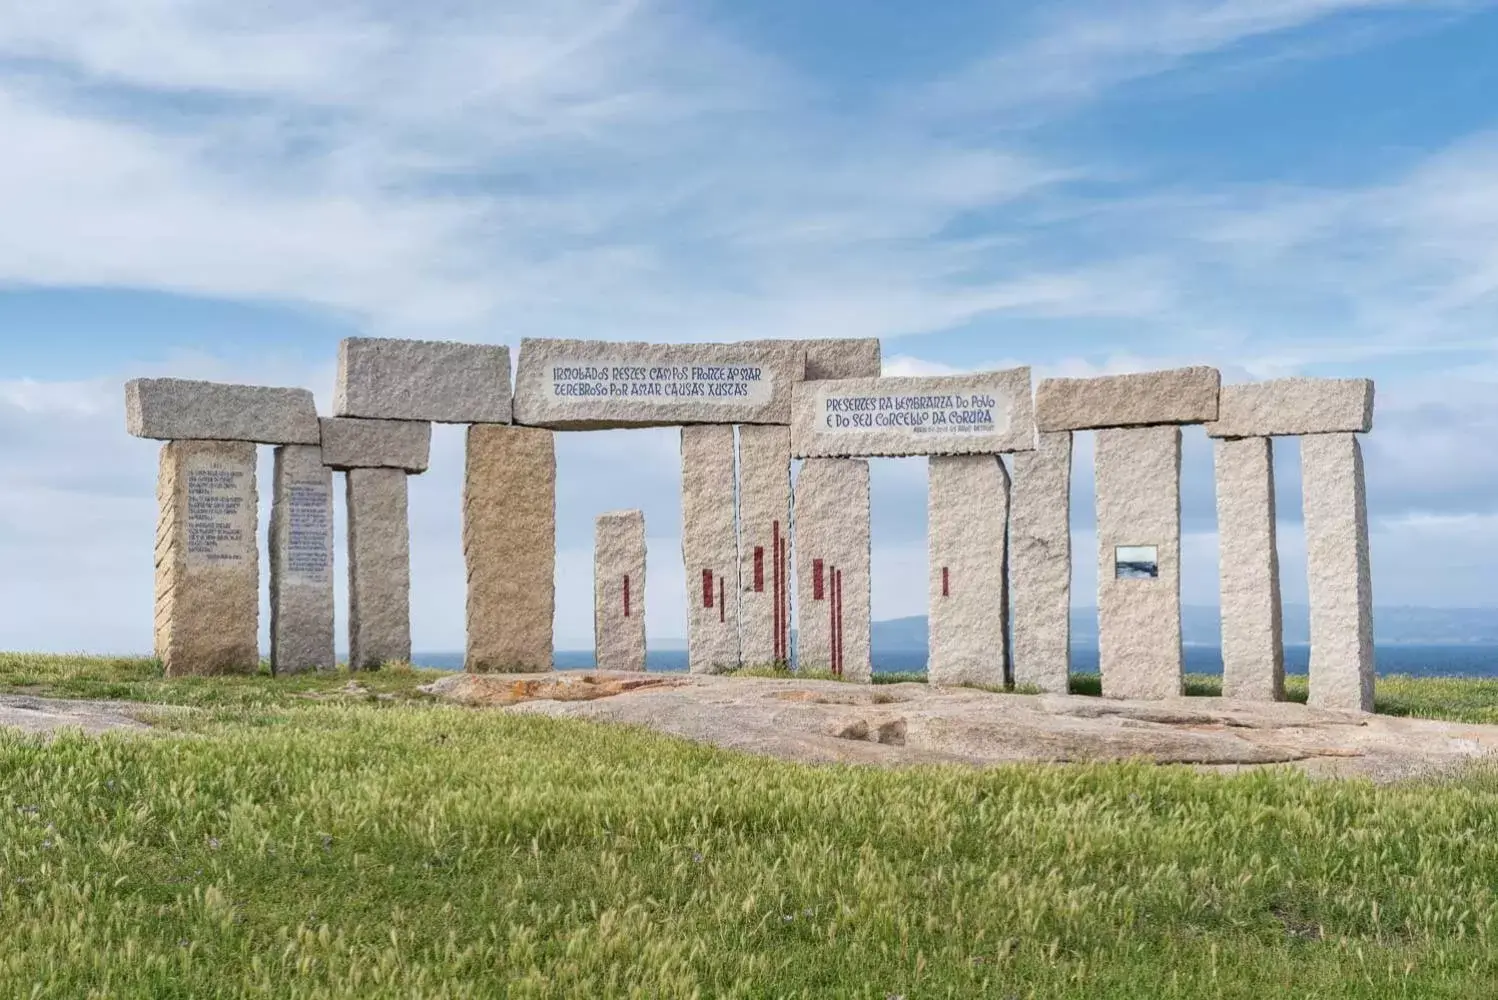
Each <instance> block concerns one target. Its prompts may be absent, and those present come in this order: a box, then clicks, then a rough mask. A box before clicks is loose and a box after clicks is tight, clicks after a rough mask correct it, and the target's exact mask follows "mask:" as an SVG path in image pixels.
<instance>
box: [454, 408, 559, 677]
mask: <svg viewBox="0 0 1498 1000" xmlns="http://www.w3.org/2000/svg"><path fill="white" fill-rule="evenodd" d="M556 497H557V458H556V439H555V436H554V435H553V434H552V433H551V432H550V431H544V430H536V429H534V428H526V427H503V426H498V425H494V424H488V425H475V426H473V427H470V428H468V457H467V470H466V474H465V478H464V481H463V557H464V559H465V560H466V562H467V565H468V656H467V663H466V667H465V669H467V670H468V671H470V672H473V673H488V672H504V673H513V672H532V671H542V670H550V669H551V664H552V630H553V626H554V622H555V618H556V549H557V541H556V539H557V514H556Z"/></svg>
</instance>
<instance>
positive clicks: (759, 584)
mask: <svg viewBox="0 0 1498 1000" xmlns="http://www.w3.org/2000/svg"><path fill="white" fill-rule="evenodd" d="M754 592H755V593H756V594H763V593H764V592H765V547H764V546H763V545H756V546H755V547H754Z"/></svg>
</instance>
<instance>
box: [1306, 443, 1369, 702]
mask: <svg viewBox="0 0 1498 1000" xmlns="http://www.w3.org/2000/svg"><path fill="white" fill-rule="evenodd" d="M1300 460H1301V490H1302V494H1303V496H1302V502H1303V503H1304V505H1305V532H1306V564H1307V569H1308V573H1309V583H1310V589H1309V596H1310V603H1311V666H1310V675H1311V676H1310V682H1311V697H1310V704H1311V705H1312V706H1313V707H1315V708H1327V709H1342V710H1347V711H1362V712H1371V711H1373V669H1374V658H1373V576H1372V571H1371V568H1370V562H1369V554H1368V496H1367V490H1366V487H1365V485H1364V481H1363V450H1362V445H1361V444H1360V443H1359V442H1358V439H1357V436H1356V435H1353V434H1318V435H1312V436H1310V437H1305V438H1302V439H1301V442H1300Z"/></svg>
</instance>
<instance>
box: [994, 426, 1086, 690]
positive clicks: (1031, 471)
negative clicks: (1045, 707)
mask: <svg viewBox="0 0 1498 1000" xmlns="http://www.w3.org/2000/svg"><path fill="white" fill-rule="evenodd" d="M1071 450H1072V436H1071V432H1070V431H1051V432H1046V433H1042V434H1040V435H1039V436H1038V439H1037V447H1036V449H1035V450H1034V451H1025V452H1020V453H1018V454H1016V455H1015V456H1014V486H1013V489H1012V493H1011V495H1012V501H1011V506H1010V513H1009V567H1010V575H1011V578H1012V580H1013V584H1014V585H1013V587H1012V589H1011V597H1010V606H1011V609H1012V616H1013V636H1014V666H1013V672H1014V683H1015V685H1016V686H1019V687H1030V688H1035V689H1038V690H1040V691H1045V692H1048V693H1054V694H1066V692H1067V685H1068V683H1069V677H1070V673H1071Z"/></svg>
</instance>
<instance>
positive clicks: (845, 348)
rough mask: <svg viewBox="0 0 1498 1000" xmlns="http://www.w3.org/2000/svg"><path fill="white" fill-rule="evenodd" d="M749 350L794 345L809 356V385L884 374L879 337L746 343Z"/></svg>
mask: <svg viewBox="0 0 1498 1000" xmlns="http://www.w3.org/2000/svg"><path fill="white" fill-rule="evenodd" d="M740 343H742V344H743V345H745V346H747V347H766V346H771V347H773V346H776V345H780V346H784V345H787V344H790V345H794V348H795V349H796V350H799V351H803V352H805V354H806V372H805V375H804V376H803V377H804V378H805V379H806V381H808V382H821V381H825V380H828V379H843V378H878V377H879V376H880V374H882V372H883V370H884V355H883V349H882V347H881V346H880V343H879V338H878V337H821V338H816V339H811V340H746V341H740Z"/></svg>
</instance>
